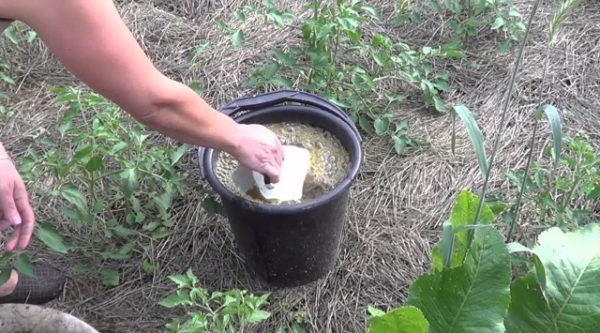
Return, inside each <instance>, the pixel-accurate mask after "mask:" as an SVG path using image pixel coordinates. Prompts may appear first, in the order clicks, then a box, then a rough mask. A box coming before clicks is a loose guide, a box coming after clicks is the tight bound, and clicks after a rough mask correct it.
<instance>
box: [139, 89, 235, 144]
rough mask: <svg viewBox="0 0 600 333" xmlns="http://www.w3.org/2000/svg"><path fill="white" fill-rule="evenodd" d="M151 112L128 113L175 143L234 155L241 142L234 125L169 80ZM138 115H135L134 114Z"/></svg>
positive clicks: (189, 90) (233, 122)
mask: <svg viewBox="0 0 600 333" xmlns="http://www.w3.org/2000/svg"><path fill="white" fill-rule="evenodd" d="M164 86H165V88H164V89H162V90H161V92H160V94H161V95H160V96H154V97H153V99H154V101H153V102H152V103H151V104H152V106H151V108H150V110H145V112H144V110H139V111H135V110H131V111H130V112H129V113H131V114H132V115H134V117H135V118H136V119H137V120H138V121H139V122H140V123H142V124H144V125H146V126H147V127H149V128H151V129H154V130H156V131H158V132H160V133H163V134H164V135H167V136H169V137H171V138H174V139H176V140H178V141H181V142H185V143H190V144H194V145H202V146H206V147H213V148H216V149H219V150H223V151H227V152H234V151H236V150H237V149H239V147H240V145H241V142H240V141H241V140H240V138H239V133H238V132H239V130H238V129H237V123H236V122H235V121H233V120H232V119H231V118H230V117H228V116H226V115H224V114H223V113H221V112H218V111H216V110H214V109H213V108H212V107H211V106H210V105H209V104H208V103H206V102H205V101H204V100H203V99H202V98H200V96H198V95H197V94H196V93H195V92H194V91H193V90H192V89H190V88H188V87H187V86H185V85H183V84H180V83H178V82H174V81H169V83H168V84H165V85H164ZM136 114H137V115H140V116H135V115H136Z"/></svg>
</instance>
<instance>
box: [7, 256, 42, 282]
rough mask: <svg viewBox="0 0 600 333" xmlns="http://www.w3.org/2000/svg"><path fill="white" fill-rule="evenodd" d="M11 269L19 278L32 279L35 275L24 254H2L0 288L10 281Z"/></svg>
mask: <svg viewBox="0 0 600 333" xmlns="http://www.w3.org/2000/svg"><path fill="white" fill-rule="evenodd" d="M13 269H14V270H16V271H17V272H18V273H19V274H20V275H21V276H28V277H32V276H34V275H35V269H34V267H33V265H32V264H31V261H30V259H29V256H28V255H27V254H26V253H24V252H4V253H3V254H2V256H0V286H1V285H3V284H4V283H6V281H8V279H10V275H11V271H12V270H13Z"/></svg>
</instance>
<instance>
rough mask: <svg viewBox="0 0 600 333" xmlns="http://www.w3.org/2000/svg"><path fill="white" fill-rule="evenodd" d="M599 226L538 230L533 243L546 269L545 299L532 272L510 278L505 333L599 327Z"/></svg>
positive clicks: (578, 332) (583, 332) (565, 332)
mask: <svg viewBox="0 0 600 333" xmlns="http://www.w3.org/2000/svg"><path fill="white" fill-rule="evenodd" d="M598 239H600V224H589V225H587V226H585V227H582V228H580V229H578V230H576V231H573V232H569V233H565V232H563V231H562V230H560V229H559V228H551V229H548V230H547V231H544V232H543V233H542V234H541V235H540V236H539V239H538V243H537V245H536V246H534V247H533V251H534V252H535V253H536V254H537V256H538V257H539V258H540V261H541V262H542V264H543V265H544V268H545V271H546V297H547V302H546V301H544V297H543V294H542V291H541V289H540V286H539V283H538V282H537V280H536V278H535V275H534V274H533V273H529V274H528V275H526V276H525V277H523V278H520V279H519V280H517V281H515V282H514V284H513V286H512V290H511V297H512V299H513V301H512V302H511V307H510V309H509V312H508V316H507V319H506V326H507V332H508V333H537V332H544V333H571V332H573V333H588V332H589V333H594V332H598V326H599V325H600V242H599V241H598Z"/></svg>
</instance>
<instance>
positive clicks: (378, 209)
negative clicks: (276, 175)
mask: <svg viewBox="0 0 600 333" xmlns="http://www.w3.org/2000/svg"><path fill="white" fill-rule="evenodd" d="M382 2H383V1H382ZM243 3H244V2H241V1H238V0H221V1H217V0H204V1H191V0H186V1H178V2H174V1H160V0H154V1H150V0H147V1H137V2H130V1H120V3H119V4H120V11H121V12H122V15H123V17H124V19H125V21H126V22H127V24H128V25H129V26H130V27H131V29H132V31H133V32H134V34H135V36H136V37H137V38H138V40H139V42H140V44H141V45H142V46H143V48H144V49H145V50H146V51H147V52H148V54H149V56H150V57H151V58H152V59H153V61H154V62H155V64H156V66H157V67H158V68H159V69H160V70H162V71H163V72H164V73H165V74H167V75H168V76H169V77H171V78H173V79H176V80H181V81H183V82H185V83H191V82H196V81H199V82H202V83H203V85H204V86H205V87H206V89H207V93H206V95H205V98H206V99H207V101H209V102H210V103H212V105H214V106H216V107H218V106H220V105H222V104H224V103H226V102H228V101H231V100H233V99H235V98H239V97H241V96H244V95H246V94H248V93H251V91H249V90H244V89H241V88H240V83H241V81H242V80H243V79H244V78H246V77H247V76H248V75H249V74H250V73H251V70H252V68H253V67H254V66H255V65H257V64H260V63H261V61H263V60H264V59H265V57H266V55H267V52H268V51H269V50H271V49H273V48H275V47H282V46H285V45H290V44H292V43H299V42H300V41H299V39H298V35H297V33H296V32H295V31H294V30H293V29H291V28H286V29H284V30H283V31H277V32H274V31H273V29H272V28H269V27H266V26H263V25H261V24H260V23H257V24H256V25H255V26H253V27H249V28H248V29H247V30H246V32H247V45H246V46H245V47H244V48H243V49H242V50H240V51H236V50H234V49H233V48H232V47H231V46H230V44H229V41H228V39H227V38H226V37H225V36H224V35H223V34H222V33H221V32H220V31H219V30H218V29H217V28H216V27H215V24H214V23H215V22H216V20H218V19H223V20H225V21H228V22H232V23H233V22H234V20H233V18H232V12H233V10H235V9H237V8H239V7H240V6H241V5H242V4H243ZM385 3H386V4H385V5H384V8H385V10H384V16H385V17H386V18H387V19H388V20H389V22H388V23H386V24H385V25H380V26H372V27H369V28H368V29H370V31H371V32H374V31H386V32H387V33H389V34H391V35H395V36H397V37H398V38H402V39H403V40H404V41H405V42H407V43H408V44H410V45H413V46H415V47H420V46H423V45H426V44H433V45H436V44H435V43H436V42H440V41H443V40H444V38H445V35H444V34H445V33H446V31H440V30H439V29H437V27H439V20H440V18H439V17H435V16H431V17H429V18H427V17H426V18H425V19H424V20H423V22H422V23H420V24H418V25H411V26H408V27H405V28H396V27H394V26H393V25H392V23H391V22H392V21H393V17H392V16H391V12H390V10H393V8H392V5H390V4H387V2H385ZM282 6H283V7H286V8H290V9H294V10H297V11H300V10H303V7H302V2H296V1H285V2H284V3H283V5H282ZM521 8H522V9H523V11H522V12H523V13H524V15H528V14H529V10H530V9H531V5H530V4H529V3H528V2H523V3H522V4H521ZM540 10H541V13H540V14H539V15H538V19H537V20H536V21H535V26H534V27H533V28H532V32H531V39H530V42H529V43H528V46H527V48H526V50H525V54H524V58H523V64H522V68H521V70H520V74H519V77H518V79H517V85H516V90H515V93H514V95H513V98H512V103H511V106H510V110H509V113H508V115H507V122H506V126H503V125H504V124H501V122H500V120H501V107H502V104H503V101H504V98H505V96H504V94H505V87H506V84H507V82H508V80H509V78H510V75H511V72H512V70H513V65H514V61H513V60H514V57H513V56H512V55H503V56H500V55H498V54H496V53H495V45H497V40H496V38H497V36H496V35H495V34H494V33H493V32H490V31H482V32H481V33H480V34H479V35H478V37H477V38H475V39H473V40H472V41H471V42H470V45H469V52H468V59H466V60H464V61H463V62H456V61H454V62H448V63H447V64H446V63H439V64H436V66H438V67H439V68H444V67H445V68H446V69H447V70H449V71H450V73H451V91H450V92H449V93H448V94H447V95H446V96H445V97H446V99H447V101H449V103H451V104H464V105H466V106H468V107H469V108H470V109H471V110H472V111H473V112H474V114H475V115H476V117H477V119H478V121H479V125H480V127H481V129H482V132H483V133H484V136H485V138H486V143H487V148H488V152H489V151H490V150H491V148H492V143H493V140H494V138H495V136H496V135H497V134H498V133H501V134H500V145H499V151H498V154H497V156H496V163H495V165H494V171H493V175H492V177H491V182H490V188H489V190H490V194H493V195H500V194H508V195H509V196H512V195H514V189H509V188H508V183H507V181H506V178H505V177H504V172H505V171H507V170H510V169H515V168H520V167H523V166H524V164H525V156H526V153H527V152H528V150H529V148H530V147H529V139H530V136H531V128H532V125H533V121H532V120H533V116H532V111H533V109H534V107H535V106H536V105H537V104H538V101H539V96H540V93H541V92H543V93H544V95H543V96H544V100H546V101H548V102H551V103H553V104H554V105H555V106H556V107H557V108H559V110H560V111H561V115H562V117H563V126H564V128H565V129H566V131H568V132H569V133H571V134H572V133H575V132H577V133H584V134H587V135H588V136H589V137H590V138H591V139H592V142H593V143H594V145H596V146H597V145H598V143H599V142H600V141H599V140H598V131H597V128H598V127H599V126H600V113H598V110H600V9H599V8H598V6H597V3H596V4H594V1H588V2H586V3H585V4H584V5H582V7H581V8H579V9H578V10H577V11H576V13H575V14H574V15H573V16H572V17H571V18H569V19H567V21H566V22H565V25H564V27H563V30H562V31H561V33H560V34H559V37H558V41H557V43H556V45H554V46H552V47H551V50H550V52H549V56H550V57H549V59H548V75H547V78H546V84H545V85H544V86H543V87H540V86H539V82H540V80H541V77H542V69H543V63H544V58H543V57H544V54H545V48H546V46H547V42H546V41H545V37H546V35H545V34H546V32H545V31H546V30H545V27H546V18H547V17H548V14H549V8H548V7H545V6H543V7H542V8H541V9H540ZM386 15H387V16H386ZM542 18H543V19H542ZM201 41H209V42H210V47H209V48H208V50H207V51H206V53H205V54H203V55H202V57H201V59H200V60H199V63H198V64H196V65H195V66H192V65H191V63H190V62H189V58H188V55H189V54H190V52H191V51H192V50H193V49H194V47H195V46H196V45H197V44H198V43H200V42H201ZM4 45H5V46H6V45H7V44H4ZM2 55H3V57H7V59H9V60H10V62H11V64H13V67H14V72H15V74H14V76H15V77H16V81H17V85H16V87H14V88H12V90H11V91H10V93H9V102H8V105H7V107H8V108H9V109H10V110H12V111H15V112H16V115H15V116H13V117H11V118H10V119H1V118H0V124H1V125H2V126H1V128H0V140H2V142H4V144H5V146H7V147H9V148H10V150H11V151H12V153H13V155H14V156H15V157H16V158H17V159H18V158H19V157H20V156H22V154H23V153H24V152H25V151H27V149H29V148H30V147H39V146H40V143H39V142H37V141H36V135H37V134H38V133H40V131H50V132H56V129H55V126H54V124H55V122H56V120H57V119H58V117H59V112H58V108H57V107H56V106H55V104H54V103H53V100H52V96H51V95H50V93H49V91H48V89H49V88H50V87H51V86H54V85H65V86H66V85H76V86H83V85H82V84H81V83H80V82H79V81H77V79H75V78H74V77H72V76H71V75H70V74H69V73H68V72H67V71H66V70H65V69H64V68H63V67H62V66H61V65H60V64H59V63H58V62H57V61H56V60H55V59H54V58H53V57H52V55H51V54H49V52H48V51H47V49H46V48H45V47H44V46H43V44H41V43H40V42H34V43H32V44H30V45H22V46H19V47H4V48H3V49H2ZM395 112H396V115H397V116H398V117H400V118H404V119H407V120H409V122H410V125H411V131H410V134H411V135H412V136H413V137H416V138H418V139H421V140H424V141H426V142H427V145H426V146H423V147H422V148H420V149H417V150H411V151H408V152H407V153H405V154H403V155H401V156H398V155H396V154H395V153H394V151H393V147H392V145H391V144H390V140H389V139H387V138H373V137H369V136H365V138H364V139H365V141H364V153H365V160H364V163H363V166H362V169H361V173H360V175H359V176H358V179H357V180H356V182H355V185H354V186H353V188H352V198H351V204H350V207H349V210H348V214H347V224H346V228H345V232H344V238H343V244H342V248H341V252H340V256H339V259H338V262H337V265H336V267H335V269H334V270H333V271H332V272H331V273H330V274H329V275H328V276H327V277H325V278H323V279H322V280H320V281H318V282H315V283H313V284H310V285H307V286H303V287H299V288H292V289H285V290H270V289H267V288H266V287H264V286H262V285H260V284H259V283H258V282H256V281H254V280H253V279H252V277H251V276H249V275H248V273H247V272H246V271H245V270H244V268H243V264H242V259H241V258H240V257H239V255H238V253H237V249H236V245H235V242H234V240H233V237H232V235H231V232H230V230H229V227H228V225H227V223H226V220H225V219H222V218H215V217H209V216H207V215H206V213H205V212H204V211H203V210H202V208H201V206H200V205H201V203H200V200H199V198H198V197H197V196H196V195H194V194H193V193H192V194H189V195H188V196H187V197H186V198H184V200H183V201H182V202H179V203H178V204H177V206H178V207H179V209H178V211H177V214H176V219H177V222H176V227H175V228H176V231H175V234H174V235H173V236H172V237H170V238H169V239H168V240H165V241H162V242H157V243H155V244H153V246H152V247H151V248H150V249H148V251H149V254H150V255H151V257H152V258H153V261H154V263H155V264H157V266H158V269H157V271H156V272H155V274H154V275H153V276H152V277H148V276H144V275H143V274H141V273H140V272H139V269H138V265H137V263H136V261H135V260H136V258H135V257H134V258H133V259H132V261H131V262H126V263H125V264H124V265H123V267H122V271H123V272H124V274H123V275H122V283H121V284H120V285H119V286H118V287H116V288H113V289H106V288H104V287H102V285H101V283H99V281H98V277H97V274H84V273H78V272H76V271H75V270H74V264H75V263H78V262H80V261H81V260H83V259H81V258H76V257H73V256H60V255H57V254H55V253H51V252H49V251H48V250H46V249H45V248H44V247H43V246H41V245H40V244H39V242H38V241H37V240H36V241H35V242H34V244H33V245H32V255H33V256H34V257H35V258H47V259H48V260H51V261H52V262H53V263H55V264H57V265H59V266H60V267H62V268H63V269H64V270H65V271H66V272H67V273H68V274H69V283H68V286H67V290H66V292H65V295H64V297H62V298H61V299H60V300H59V301H56V302H54V303H53V304H51V306H53V307H56V308H59V309H62V310H64V311H67V312H70V313H73V314H74V315H76V316H78V317H80V318H83V319H84V320H86V321H88V322H90V323H91V324H93V325H95V327H97V328H98V329H99V330H100V331H102V332H158V331H161V330H162V329H163V328H164V324H165V323H166V322H167V321H168V320H169V319H170V318H173V316H177V315H182V314H183V313H182V312H180V311H179V312H178V311H175V312H174V311H170V310H165V309H164V308H161V307H160V306H158V305H157V302H158V301H159V300H161V299H162V297H164V296H165V295H167V294H168V293H169V292H170V291H172V287H173V285H172V284H171V283H170V282H169V280H168V279H167V276H168V275H169V274H172V273H177V272H183V271H185V270H186V269H187V268H188V267H192V269H193V270H194V272H195V273H196V274H197V275H198V276H199V278H200V281H201V283H202V284H203V285H204V286H205V287H207V288H209V289H211V290H214V289H219V290H223V289H229V288H244V289H249V290H251V291H254V292H262V291H270V292H272V293H273V294H272V296H271V298H270V299H271V305H270V307H269V310H271V311H273V316H272V318H271V319H269V321H268V322H267V324H265V325H263V326H261V327H260V328H259V329H258V331H260V332H274V331H275V330H276V329H277V327H279V326H280V325H283V324H285V323H287V322H288V320H289V319H290V318H289V312H287V311H285V310H284V309H289V310H292V311H299V312H303V313H304V315H305V320H306V330H307V332H320V333H322V332H364V331H365V327H366V326H365V325H366V324H365V317H366V309H367V306H369V305H373V306H377V307H380V308H386V307H388V306H396V305H400V304H402V302H403V300H404V299H405V297H406V291H407V287H408V286H409V284H410V283H411V281H413V280H414V279H415V278H416V277H417V276H418V275H419V274H420V273H421V272H423V271H424V270H426V269H427V268H428V267H429V265H430V259H429V258H430V257H429V256H430V250H431V247H432V245H433V244H434V243H435V242H436V241H437V239H438V236H439V231H440V225H441V223H442V222H443V221H444V220H445V219H446V218H447V216H448V213H449V210H450V208H451V205H452V202H453V199H454V198H455V195H456V194H457V193H458V191H459V190H460V189H462V188H470V189H472V190H474V191H480V190H481V185H482V177H481V174H480V171H479V169H478V166H477V161H476V159H475V157H474V154H473V152H472V149H471V146H470V143H469V141H468V137H467V136H466V135H465V131H464V129H463V127H462V126H461V125H458V126H457V130H458V135H459V138H458V147H457V151H456V153H455V154H452V152H451V147H450V136H451V131H450V121H449V118H448V117H447V116H440V115H436V114H433V113H431V112H426V111H423V110H421V107H420V104H419V103H414V104H411V103H409V104H408V105H403V106H401V107H399V108H398V109H397V110H395ZM549 142H550V131H549V129H547V128H546V126H544V127H542V128H541V133H540V136H539V140H538V142H537V146H536V156H537V155H539V153H538V152H539V151H540V150H541V149H542V148H543V147H545V146H546V145H548V144H549ZM184 165H185V167H186V168H188V171H189V183H190V184H192V185H194V184H201V180H200V179H199V177H198V174H197V170H196V159H195V156H194V153H193V151H192V152H190V154H189V155H188V156H186V160H185V164H184ZM38 185H40V186H37V188H38V190H39V189H43V186H42V185H43V184H38ZM32 197H33V199H32V200H33V203H34V205H35V210H36V214H37V219H38V221H44V220H49V221H52V222H53V223H56V224H59V225H61V224H64V223H66V222H63V221H59V220H56V216H58V213H57V209H58V207H55V206H56V205H54V203H52V202H42V201H41V199H40V198H41V197H43V195H34V194H32ZM63 229H64V230H69V228H63ZM61 230H62V229H61ZM70 236H75V237H76V236H77V235H70ZM284 303H286V304H287V305H286V306H285V307H284V306H283V305H282V304H284Z"/></svg>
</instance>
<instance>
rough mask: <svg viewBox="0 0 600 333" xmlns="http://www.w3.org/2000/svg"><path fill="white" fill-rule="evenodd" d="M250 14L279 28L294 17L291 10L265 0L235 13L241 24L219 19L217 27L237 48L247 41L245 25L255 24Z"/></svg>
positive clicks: (248, 5) (247, 5)
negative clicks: (233, 24) (232, 23)
mask: <svg viewBox="0 0 600 333" xmlns="http://www.w3.org/2000/svg"><path fill="white" fill-rule="evenodd" d="M261 9H262V11H261ZM261 14H262V15H261ZM248 15H255V16H259V17H262V18H263V19H264V21H265V22H268V23H271V24H272V25H273V26H275V27H277V28H283V27H285V25H286V22H287V21H288V20H290V19H292V18H294V15H293V14H292V13H291V12H288V11H285V10H281V9H279V8H278V7H277V6H275V4H274V3H273V2H272V1H271V0H263V1H262V6H259V5H257V4H246V5H244V6H243V7H242V8H241V9H240V10H238V11H236V12H235V13H234V16H235V18H236V21H237V22H238V23H240V26H238V27H233V26H232V25H230V24H227V23H225V21H223V20H218V21H217V28H219V29H220V30H221V31H222V32H224V33H227V34H228V35H229V39H230V41H231V44H232V45H233V47H234V48H236V49H239V48H241V47H242V46H243V45H244V44H245V43H246V34H245V33H244V29H245V26H246V25H252V24H253V23H252V22H248V20H247V16H248Z"/></svg>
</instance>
